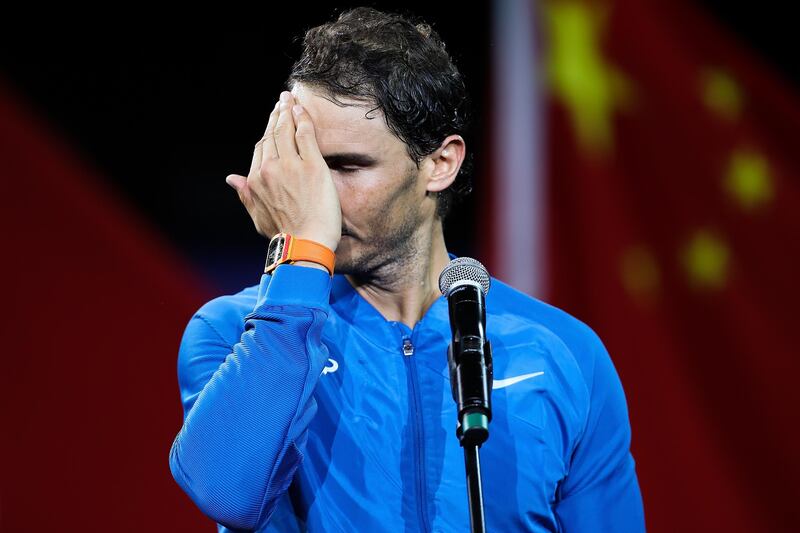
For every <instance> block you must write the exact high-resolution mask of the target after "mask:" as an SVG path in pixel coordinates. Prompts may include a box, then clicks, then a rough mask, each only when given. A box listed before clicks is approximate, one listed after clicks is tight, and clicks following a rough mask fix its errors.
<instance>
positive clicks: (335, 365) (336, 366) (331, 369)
mask: <svg viewBox="0 0 800 533" xmlns="http://www.w3.org/2000/svg"><path fill="white" fill-rule="evenodd" d="M328 362H329V363H330V365H325V368H323V369H322V374H323V375H325V374H332V373H334V372H336V371H337V370H339V363H337V362H336V361H335V360H333V359H331V358H330V357H329V358H328Z"/></svg>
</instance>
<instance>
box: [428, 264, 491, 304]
mask: <svg viewBox="0 0 800 533" xmlns="http://www.w3.org/2000/svg"><path fill="white" fill-rule="evenodd" d="M465 283H468V284H470V285H476V286H478V287H480V289H481V290H482V291H483V295H484V296H486V293H488V292H489V285H490V284H491V278H490V277H489V272H488V271H487V270H486V267H484V266H483V265H482V264H480V262H479V261H477V260H475V259H472V258H471V257H456V258H455V259H453V260H452V261H450V262H449V263H448V264H447V266H446V267H444V270H442V273H441V274H439V290H440V291H442V294H444V295H445V296H447V295H449V294H450V291H451V290H452V289H454V288H455V287H457V286H459V285H463V284H465Z"/></svg>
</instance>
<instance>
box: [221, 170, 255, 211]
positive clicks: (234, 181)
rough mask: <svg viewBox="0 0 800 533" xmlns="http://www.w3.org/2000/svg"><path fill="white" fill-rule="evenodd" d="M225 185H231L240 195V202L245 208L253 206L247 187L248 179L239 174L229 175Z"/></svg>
mask: <svg viewBox="0 0 800 533" xmlns="http://www.w3.org/2000/svg"><path fill="white" fill-rule="evenodd" d="M225 183H227V184H228V185H230V186H231V187H232V188H233V190H235V191H236V193H237V194H238V195H239V200H240V201H241V202H242V203H243V204H244V206H245V207H249V206H250V204H251V198H250V188H249V187H248V186H247V178H245V177H244V176H240V175H238V174H228V176H227V177H226V178H225Z"/></svg>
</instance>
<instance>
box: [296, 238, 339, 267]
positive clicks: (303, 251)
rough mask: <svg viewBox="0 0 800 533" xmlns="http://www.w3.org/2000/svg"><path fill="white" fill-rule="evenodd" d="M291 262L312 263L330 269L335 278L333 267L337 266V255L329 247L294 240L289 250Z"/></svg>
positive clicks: (312, 242) (302, 240)
mask: <svg viewBox="0 0 800 533" xmlns="http://www.w3.org/2000/svg"><path fill="white" fill-rule="evenodd" d="M288 259H289V262H291V263H293V262H295V261H311V262H312V263H318V264H320V265H322V266H324V267H325V268H327V269H328V272H329V273H330V275H331V276H333V267H334V265H335V264H336V254H335V253H334V252H333V250H331V249H330V248H328V247H327V246H325V245H323V244H320V243H318V242H315V241H309V240H307V239H298V238H296V237H295V238H293V239H292V242H291V247H290V248H289V257H288Z"/></svg>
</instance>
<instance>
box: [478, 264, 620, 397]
mask: <svg viewBox="0 0 800 533" xmlns="http://www.w3.org/2000/svg"><path fill="white" fill-rule="evenodd" d="M486 306H487V314H488V315H489V316H492V317H493V318H494V320H495V321H496V322H498V323H499V324H501V330H504V331H524V332H527V335H528V336H531V335H533V336H535V337H537V338H538V339H540V340H539V342H541V343H543V344H544V345H546V347H550V348H552V347H553V346H554V345H556V346H559V347H560V348H561V349H560V350H555V352H556V353H560V354H561V356H562V357H567V358H569V359H571V360H572V361H571V362H572V363H573V364H572V365H569V366H572V367H573V368H576V370H578V372H579V374H580V376H579V379H580V380H581V381H582V384H583V385H584V386H585V390H586V392H588V393H590V394H591V393H592V391H593V388H594V385H595V381H596V380H597V378H598V376H597V375H596V374H597V373H598V370H599V369H603V370H602V371H601V372H600V374H601V375H603V376H605V377H606V378H613V377H614V375H615V374H616V372H615V371H614V368H613V363H612V362H611V358H610V356H609V354H608V351H607V350H606V348H605V346H604V344H603V342H602V340H601V339H600V337H599V336H598V335H597V333H596V332H595V331H594V330H593V329H592V328H591V327H590V326H589V325H588V324H586V323H584V322H583V321H581V320H580V319H578V318H576V317H575V316H573V315H571V314H570V313H568V312H566V311H564V310H563V309H560V308H558V307H556V306H553V305H551V304H548V303H546V302H544V301H542V300H539V299H537V298H534V297H532V296H529V295H527V294H525V293H523V292H521V291H518V290H517V289H515V288H513V287H511V286H510V285H508V284H506V283H504V282H502V281H500V280H497V279H495V278H492V286H491V290H490V291H489V294H488V296H487V304H486ZM487 320H489V318H488V317H487ZM549 351H553V350H552V349H551V350H549ZM609 373H610V374H613V375H609ZM575 378H578V376H575Z"/></svg>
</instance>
